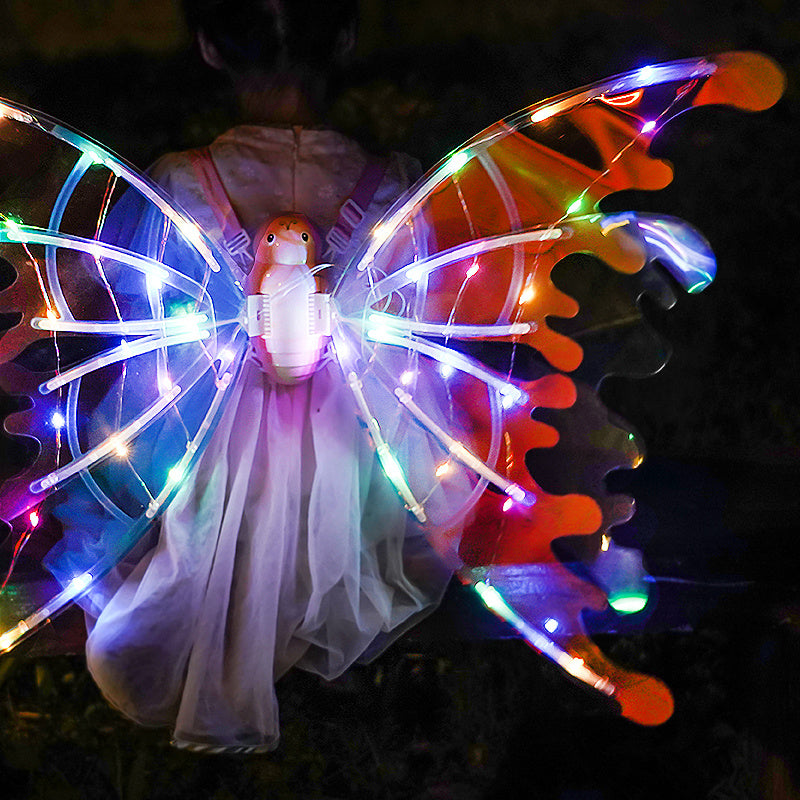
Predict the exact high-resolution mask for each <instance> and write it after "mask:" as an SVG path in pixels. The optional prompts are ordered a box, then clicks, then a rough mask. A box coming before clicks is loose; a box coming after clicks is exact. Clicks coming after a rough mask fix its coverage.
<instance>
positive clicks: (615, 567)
mask: <svg viewBox="0 0 800 800" xmlns="http://www.w3.org/2000/svg"><path fill="white" fill-rule="evenodd" d="M782 89H783V77H782V75H781V73H780V70H779V69H778V68H777V67H776V66H775V65H774V64H773V63H772V62H771V61H770V60H769V59H767V58H765V57H763V56H760V55H756V54H747V53H733V54H726V55H722V56H718V57H715V58H708V59H696V60H690V61H680V62H674V63H669V64H662V65H657V66H653V67H646V68H644V69H640V70H637V71H636V72H632V73H629V74H626V75H621V76H618V77H615V78H611V79H609V80H607V81H603V82H600V83H597V84H594V85H592V86H589V87H587V88H584V89H580V90H578V91H576V92H571V93H569V94H565V95H562V96H560V97H556V98H553V99H551V100H548V101H544V102H542V103H539V104H537V105H534V106H531V107H530V108H527V109H525V110H524V111H521V112H519V113H518V114H516V115H514V116H511V117H509V118H507V119H505V120H502V121H501V122H498V123H497V124H496V125H493V126H491V127H490V128H488V129H486V130H485V131H483V132H482V133H480V134H479V135H478V136H476V137H474V138H473V139H471V140H470V141H469V142H467V143H466V144H465V145H464V146H463V147H461V148H460V149H458V150H456V151H455V152H454V153H452V154H451V155H450V156H449V157H448V158H446V159H445V160H443V161H442V162H440V163H439V164H438V165H437V166H436V167H434V168H433V169H432V170H431V171H430V172H429V173H428V174H427V175H426V176H425V177H424V178H423V179H422V180H421V181H420V182H419V183H418V184H417V185H416V186H415V187H414V188H413V189H412V190H411V191H410V192H408V193H407V194H406V195H405V196H403V197H402V198H400V199H399V200H398V201H397V202H396V203H395V205H394V206H393V207H392V208H391V209H390V211H389V212H388V213H387V214H386V215H385V216H384V218H383V220H382V221H381V222H380V223H379V224H378V225H377V226H376V227H375V229H374V230H373V231H372V234H371V237H370V238H369V239H368V240H367V241H366V242H365V243H364V245H363V247H362V248H361V250H360V252H359V253H358V254H357V256H356V258H355V259H354V261H353V263H352V264H351V267H350V269H349V270H347V271H346V272H345V274H344V277H343V279H342V281H341V282H340V284H339V286H338V287H337V290H336V293H335V299H336V301H337V305H338V309H339V314H340V317H341V325H340V329H339V332H338V335H337V341H336V348H337V353H338V356H339V359H340V361H341V362H342V364H343V368H344V371H345V374H346V375H348V376H349V382H350V385H351V387H352V388H353V392H354V395H355V397H356V402H357V405H358V408H359V410H360V413H361V415H362V417H363V418H364V420H365V422H366V424H367V427H368V429H369V431H370V434H371V435H372V437H373V439H374V441H375V444H376V447H377V450H378V454H379V455H380V457H381V460H382V461H383V463H384V468H385V469H386V471H387V474H388V475H389V477H390V478H391V480H392V481H393V482H394V484H395V486H396V488H397V490H398V492H399V494H400V495H401V496H402V498H403V500H404V502H405V503H406V505H407V507H408V508H409V510H410V511H411V512H412V513H413V514H414V515H415V516H416V517H417V519H418V520H419V521H420V522H421V523H425V524H426V525H427V526H428V529H429V531H430V536H431V539H432V541H433V543H434V544H435V546H436V547H437V548H438V549H439V551H440V552H441V553H443V555H444V556H445V557H446V558H447V559H448V560H449V561H450V562H451V563H452V564H453V565H454V566H455V568H456V569H458V570H459V571H460V574H461V575H462V577H463V579H464V580H465V581H468V582H470V583H472V584H473V585H474V586H475V588H476V589H477V590H478V591H479V593H480V594H481V597H482V598H483V599H484V601H485V602H486V603H487V605H488V606H489V607H490V608H492V609H493V610H494V611H496V612H497V613H498V614H500V615H501V616H503V617H504V618H505V619H507V620H508V621H509V622H511V624H513V625H514V626H515V627H516V628H517V629H518V630H519V631H520V632H521V633H522V635H523V636H525V638H526V639H527V640H528V641H529V642H530V643H531V644H532V645H533V646H534V647H536V648H537V649H539V650H541V651H542V652H543V653H545V654H546V655H548V656H550V657H552V658H553V659H554V660H556V661H557V662H558V663H559V664H561V665H562V666H563V667H564V668H565V669H567V671H568V672H570V673H571V674H573V675H574V676H576V677H577V678H579V679H580V680H583V681H585V682H586V683H589V684H590V685H593V686H595V687H597V688H599V689H601V690H602V691H603V692H604V693H605V694H607V695H609V696H610V697H612V698H613V699H614V700H615V701H616V702H617V703H618V704H619V705H620V707H621V709H622V712H623V713H624V714H625V715H626V716H629V717H631V718H633V719H636V720H638V721H640V722H644V723H648V724H649V723H656V722H659V721H662V720H663V719H665V718H666V717H667V716H669V714H670V711H671V699H670V696H669V692H668V690H667V689H666V688H665V687H663V686H662V685H661V684H660V683H659V682H657V681H656V680H654V679H652V678H648V677H646V676H638V675H635V674H632V673H626V672H624V671H622V670H619V669H617V668H616V667H614V666H613V665H611V664H610V663H608V662H607V661H606V660H605V658H604V657H603V656H602V654H601V653H600V652H599V651H598V650H597V649H596V648H594V646H593V645H592V644H591V642H590V641H589V640H588V639H587V638H586V636H585V633H584V630H583V628H582V626H581V623H580V618H579V617H580V612H581V610H582V609H583V608H585V607H592V608H598V607H601V606H602V605H604V603H605V599H606V594H608V595H610V599H611V602H612V604H613V605H614V607H615V608H619V609H621V610H626V611H634V610H638V609H641V608H642V607H643V605H644V603H646V590H645V589H644V586H645V584H644V583H643V581H642V575H643V570H642V568H641V559H640V558H639V557H638V554H636V553H633V554H631V552H630V551H626V550H624V549H622V548H618V547H615V545H614V543H613V539H612V537H611V535H610V531H611V528H612V527H613V526H614V525H616V524H618V523H620V522H622V521H624V520H626V519H628V518H629V517H630V515H631V513H632V505H633V504H632V501H631V500H630V499H629V498H624V497H616V496H611V495H609V494H608V492H607V490H606V488H605V483H604V479H605V476H606V474H607V473H608V472H609V471H610V470H613V469H617V468H620V467H628V468H630V467H635V466H637V465H638V463H639V462H640V461H641V457H642V456H641V448H640V446H639V443H638V442H637V440H636V437H635V435H634V434H633V432H631V431H630V430H629V429H628V428H627V426H626V425H624V424H623V423H621V422H618V421H615V420H614V419H613V418H612V417H611V415H610V414H609V412H608V411H607V410H606V409H605V408H604V406H603V405H602V403H601V401H600V399H599V397H598V395H597V391H596V390H597V387H598V384H599V382H600V381H601V380H602V378H603V377H605V376H607V375H608V374H612V373H613V374H624V375H646V374H650V373H652V372H654V371H656V370H657V369H659V368H660V367H661V366H662V365H663V363H664V361H665V359H666V351H665V349H664V348H663V347H662V346H661V345H660V343H658V342H657V341H656V340H655V339H654V338H653V337H652V335H650V334H648V333H647V332H646V330H645V329H644V328H643V326H642V323H641V315H640V313H639V310H638V305H637V301H638V299H639V297H640V296H641V294H642V293H644V292H648V293H650V294H652V295H653V296H654V297H655V298H656V299H657V300H659V301H660V302H662V303H663V304H665V305H667V306H669V305H671V304H672V303H673V302H674V296H673V294H672V291H671V289H670V287H669V281H668V280H666V278H665V276H664V274H663V272H662V269H666V270H667V271H668V272H669V273H670V274H671V276H672V277H673V278H674V279H675V281H677V283H678V284H679V285H682V286H683V287H684V288H685V289H687V290H688V291H690V292H696V291H699V290H701V289H702V288H704V287H705V286H706V285H708V284H709V283H710V282H711V280H712V279H713V277H714V272H715V263H714V258H713V255H712V253H711V250H710V248H709V246H708V244H707V243H706V242H705V240H704V239H703V238H702V236H701V235H700V234H698V233H697V232H696V231H694V230H693V229H692V228H691V227H690V226H689V225H687V224H686V223H684V222H682V221H680V220H676V219H674V218H666V217H664V218H661V217H655V216H648V215H638V214H634V213H627V214H615V215H611V216H607V215H604V214H603V213H601V212H600V211H599V207H598V204H599V202H600V201H601V200H602V199H603V198H604V197H605V196H607V195H608V194H610V193H612V192H616V191H620V190H623V189H659V188H662V187H663V186H665V185H666V184H668V183H669V182H670V180H671V177H672V170H671V168H670V167H669V165H667V164H666V163H664V162H662V161H659V160H657V159H654V158H653V157H651V156H650V155H649V152H648V151H649V146H650V142H651V140H652V138H653V137H654V136H655V135H656V134H657V133H658V131H659V130H660V129H661V127H662V126H663V125H665V124H666V123H667V122H668V121H669V120H670V119H672V118H674V117H675V116H677V115H678V114H680V113H682V112H683V111H685V110H687V109H689V108H691V107H694V106H699V105H706V104H712V103H725V104H729V105H733V106H737V107H739V108H743V109H746V110H760V109H763V108H767V107H768V106H770V105H772V104H773V103H774V102H775V101H776V100H777V99H778V97H779V96H780V94H781V92H782ZM580 254H590V255H591V256H593V257H594V258H591V259H590V258H587V257H586V256H585V255H580ZM568 257H569V258H568ZM598 260H599V261H598ZM654 262H657V265H656V264H655V263H654ZM398 401H399V402H398ZM556 552H557V553H558V555H559V556H560V558H557V557H556V555H555V553H556ZM608 576H612V577H613V579H609V578H608ZM612 584H613V585H612Z"/></svg>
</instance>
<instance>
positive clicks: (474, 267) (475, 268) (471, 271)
mask: <svg viewBox="0 0 800 800" xmlns="http://www.w3.org/2000/svg"><path fill="white" fill-rule="evenodd" d="M478 269H479V267H478V265H477V264H473V265H472V266H471V267H470V268H469V269H468V270H467V278H471V277H472V276H473V275H474V274H475V273H476V272H477V271H478Z"/></svg>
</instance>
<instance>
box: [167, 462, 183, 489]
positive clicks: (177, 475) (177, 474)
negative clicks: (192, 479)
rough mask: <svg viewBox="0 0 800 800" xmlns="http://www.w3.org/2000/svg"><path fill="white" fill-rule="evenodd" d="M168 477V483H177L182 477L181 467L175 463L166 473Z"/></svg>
mask: <svg viewBox="0 0 800 800" xmlns="http://www.w3.org/2000/svg"><path fill="white" fill-rule="evenodd" d="M167 475H168V477H169V482H170V483H173V484H175V483H179V482H180V480H181V478H183V469H182V468H181V466H180V465H178V464H176V465H175V466H174V467H172V469H171V470H170V471H169V472H168V473H167Z"/></svg>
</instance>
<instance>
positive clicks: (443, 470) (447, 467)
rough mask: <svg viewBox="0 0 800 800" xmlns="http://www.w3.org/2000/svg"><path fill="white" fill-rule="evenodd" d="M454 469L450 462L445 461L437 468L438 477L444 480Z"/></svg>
mask: <svg viewBox="0 0 800 800" xmlns="http://www.w3.org/2000/svg"><path fill="white" fill-rule="evenodd" d="M452 469H453V465H452V464H451V463H450V462H449V461H443V462H442V463H441V464H439V466H438V467H436V477H437V478H443V477H444V476H445V475H447V474H449V473H450V472H451V471H452Z"/></svg>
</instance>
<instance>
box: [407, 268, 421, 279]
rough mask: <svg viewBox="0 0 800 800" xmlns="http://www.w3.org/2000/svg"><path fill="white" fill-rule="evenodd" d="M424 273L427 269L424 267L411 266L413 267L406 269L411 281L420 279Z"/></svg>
mask: <svg viewBox="0 0 800 800" xmlns="http://www.w3.org/2000/svg"><path fill="white" fill-rule="evenodd" d="M424 274H425V270H424V269H423V268H422V267H411V269H409V270H407V271H406V275H407V276H408V279H409V280H410V281H418V280H419V279H420V278H421V277H422V276H423V275H424Z"/></svg>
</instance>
